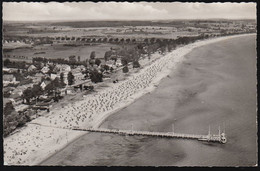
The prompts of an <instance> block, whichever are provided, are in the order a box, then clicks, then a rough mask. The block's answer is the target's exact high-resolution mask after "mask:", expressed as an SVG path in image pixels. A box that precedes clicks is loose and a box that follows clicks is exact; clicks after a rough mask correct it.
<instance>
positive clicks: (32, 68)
mask: <svg viewBox="0 0 260 171" xmlns="http://www.w3.org/2000/svg"><path fill="white" fill-rule="evenodd" d="M33 70H36V67H35V66H34V65H30V66H29V68H28V71H33Z"/></svg>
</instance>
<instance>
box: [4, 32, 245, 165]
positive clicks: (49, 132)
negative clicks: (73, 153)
mask: <svg viewBox="0 0 260 171" xmlns="http://www.w3.org/2000/svg"><path fill="white" fill-rule="evenodd" d="M238 36H245V35H238ZM230 37H231V36H230ZM230 37H220V38H215V39H210V40H204V41H198V42H195V43H193V44H189V45H186V46H183V47H180V48H178V49H176V50H174V51H173V52H171V53H168V54H166V55H165V56H163V57H161V58H159V59H158V60H156V61H155V62H154V63H152V64H151V65H148V66H145V67H144V68H143V69H141V70H140V71H138V72H137V73H135V74H133V75H130V76H129V77H128V78H127V79H126V80H124V81H121V82H119V83H117V84H113V85H112V86H111V87H106V88H104V89H102V90H100V91H99V92H97V93H95V94H90V95H88V96H86V97H84V100H82V101H78V102H75V103H71V104H70V105H67V106H64V107H63V108H57V109H54V110H52V111H50V113H49V114H48V115H46V116H42V117H39V118H37V119H35V120H33V121H31V122H30V123H27V124H26V126H25V127H23V128H21V129H20V130H18V132H16V133H14V134H13V135H10V136H8V137H7V138H5V139H4V161H5V162H7V163H8V164H10V165H35V164H37V163H39V162H41V161H42V160H43V159H45V158H47V157H48V156H50V155H52V154H53V153H55V152H56V151H58V150H60V149H61V148H63V147H64V146H66V145H67V144H68V143H69V142H71V141H73V140H75V139H76V138H78V137H80V136H82V135H84V134H85V132H84V131H75V130H71V129H73V128H89V127H92V128H98V127H99V125H100V124H101V123H102V122H103V121H104V119H106V118H107V117H108V116H109V115H111V114H113V113H115V112H116V111H119V110H120V109H122V108H124V107H125V106H127V105H129V104H131V103H133V102H134V101H135V100H136V99H137V98H139V97H141V96H142V95H144V94H146V93H149V92H151V91H153V90H154V89H155V88H156V87H157V85H158V84H159V82H160V80H161V79H162V78H164V77H166V76H167V75H168V74H169V73H170V71H171V70H173V69H174V68H175V67H177V65H178V63H181V62H183V60H184V58H183V57H184V56H185V55H186V54H188V53H189V52H190V51H191V50H193V49H194V48H196V47H200V46H203V45H206V44H209V43H214V42H217V41H221V40H225V39H229V38H230ZM232 37H236V36H232Z"/></svg>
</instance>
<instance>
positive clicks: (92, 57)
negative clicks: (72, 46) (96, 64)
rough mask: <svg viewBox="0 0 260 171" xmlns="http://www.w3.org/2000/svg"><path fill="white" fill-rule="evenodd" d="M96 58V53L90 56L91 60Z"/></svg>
mask: <svg viewBox="0 0 260 171" xmlns="http://www.w3.org/2000/svg"><path fill="white" fill-rule="evenodd" d="M95 57H96V52H95V51H92V52H91V54H90V59H95Z"/></svg>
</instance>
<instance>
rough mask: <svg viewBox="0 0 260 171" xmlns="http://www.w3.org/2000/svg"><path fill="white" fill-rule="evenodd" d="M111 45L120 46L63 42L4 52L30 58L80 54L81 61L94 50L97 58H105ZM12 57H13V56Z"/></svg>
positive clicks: (63, 56)
mask: <svg viewBox="0 0 260 171" xmlns="http://www.w3.org/2000/svg"><path fill="white" fill-rule="evenodd" d="M111 47H120V46H119V45H114V44H93V45H82V46H76V47H74V46H63V45H61V44H57V45H53V46H50V45H48V46H44V45H40V46H36V47H34V48H23V49H14V50H11V51H9V52H4V55H10V56H13V55H15V56H27V57H28V59H31V58H32V57H46V58H66V59H68V57H69V56H71V55H75V56H80V57H81V61H82V60H86V59H87V58H89V56H90V53H91V52H92V51H95V52H96V58H103V57H104V55H105V52H106V51H109V50H110V48H111ZM11 59H12V58H11Z"/></svg>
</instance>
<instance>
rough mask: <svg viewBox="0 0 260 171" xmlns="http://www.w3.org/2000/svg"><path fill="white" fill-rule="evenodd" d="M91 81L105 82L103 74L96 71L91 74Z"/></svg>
mask: <svg viewBox="0 0 260 171" xmlns="http://www.w3.org/2000/svg"><path fill="white" fill-rule="evenodd" d="M90 79H91V81H92V82H94V83H97V82H102V81H103V74H102V73H100V72H98V70H96V69H94V70H93V71H91V72H90Z"/></svg>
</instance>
